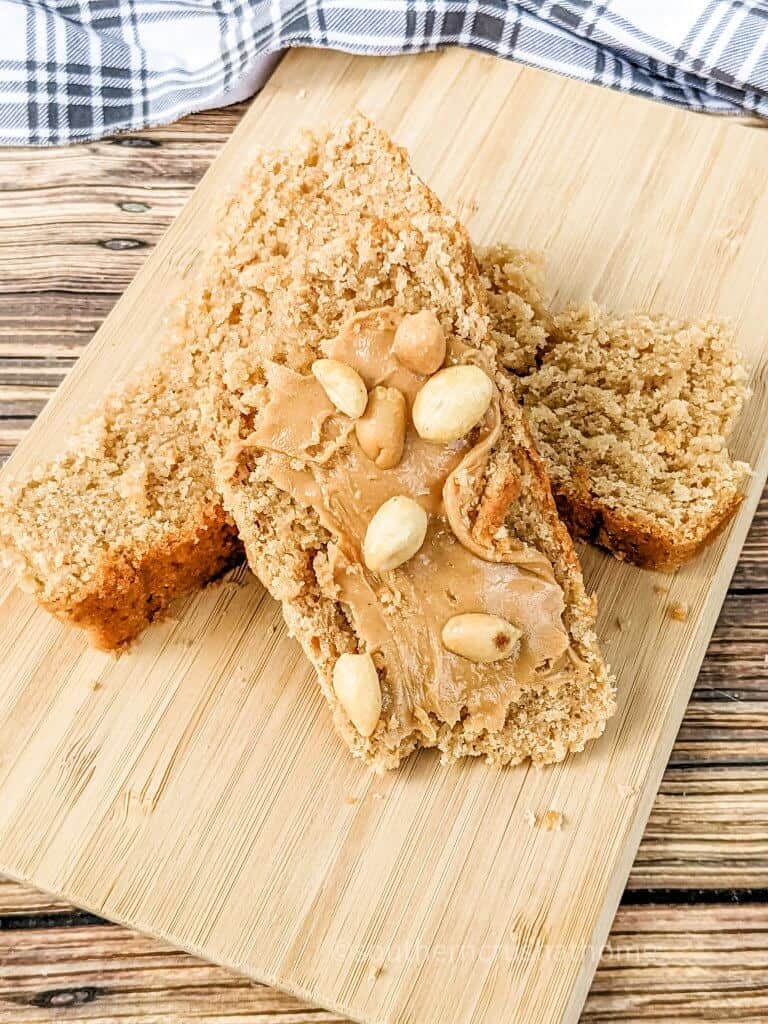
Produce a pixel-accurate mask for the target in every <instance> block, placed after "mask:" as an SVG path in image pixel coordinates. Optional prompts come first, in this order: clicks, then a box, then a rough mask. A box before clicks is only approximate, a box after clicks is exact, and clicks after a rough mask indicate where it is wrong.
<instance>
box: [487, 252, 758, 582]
mask: <svg viewBox="0 0 768 1024" xmlns="http://www.w3.org/2000/svg"><path fill="white" fill-rule="evenodd" d="M479 261H480V265H481V273H482V277H483V281H484V284H485V286H486V287H487V288H488V290H489V301H490V303H491V308H492V310H493V312H494V319H495V333H496V339H497V342H498V343H499V344H500V346H501V349H502V352H503V355H502V359H503V362H504V363H505V365H506V366H507V367H508V369H509V370H510V371H511V373H512V379H513V380H514V381H515V385H516V393H517V397H518V399H519V401H520V402H521V404H522V405H524V407H525V410H526V413H527V415H528V421H529V423H530V426H531V430H532V432H533V435H534V438H535V440H536V444H537V446H538V449H539V453H540V454H541V456H542V457H543V459H544V461H545V463H546V467H547V471H548V474H549V477H550V480H551V483H552V488H553V490H554V493H555V498H556V501H557V506H558V509H559V510H560V514H561V516H562V517H563V519H564V520H565V522H566V523H567V525H568V527H569V529H570V530H571V532H572V534H573V535H574V536H577V537H580V538H583V539H585V540H589V541H592V542H593V543H595V544H599V545H601V546H603V547H606V548H608V549H609V550H610V551H612V552H613V553H614V555H616V556H617V557H618V558H626V559H628V560H629V561H631V562H634V563H636V564H637V565H641V566H643V567H645V568H652V569H661V570H672V569H675V568H677V566H679V565H681V564H682V563H683V562H685V561H687V560H688V559H690V558H692V557H693V556H694V555H695V554H696V553H697V552H698V551H700V550H701V548H703V547H704V546H705V545H706V544H708V543H709V542H710V541H711V540H712V539H713V538H714V537H715V536H716V535H717V534H718V533H719V532H720V530H721V529H722V528H723V527H724V526H725V525H726V523H727V522H728V520H729V519H730V518H731V516H732V515H733V514H734V512H735V511H736V509H737V508H738V506H739V503H740V502H741V499H742V494H741V491H740V486H741V484H742V481H743V480H744V478H745V476H746V474H747V473H748V469H749V467H748V466H747V465H746V464H745V463H743V462H736V461H734V460H733V459H732V458H731V456H730V453H729V451H728V444H727V438H728V435H729V433H730V431H731V428H732V426H733V423H734V420H735V418H736V416H737V415H738V413H739V411H740V410H741V407H742V405H743V403H744V400H745V397H746V395H747V393H748V392H747V386H746V381H747V374H746V372H745V369H744V367H743V366H742V364H741V361H740V359H739V356H738V353H737V352H736V350H735V349H734V346H733V338H732V331H731V329H730V327H729V326H728V324H726V323H724V322H723V321H720V320H676V319H672V318H671V317H667V316H646V315H641V314H637V315H633V316H615V315H612V314H610V313H608V312H606V311H605V310H603V309H601V308H600V307H599V306H597V305H595V304H594V303H588V304H586V305H582V306H573V307H569V308H567V309H566V310H564V311H563V312H562V313H559V314H557V315H554V316H553V315H551V314H550V313H549V312H548V311H547V307H546V303H545V300H544V298H543V295H542V285H541V281H542V266H541V258H540V257H538V256H536V255H535V254H530V253H525V252H521V251H518V250H513V249H509V248H507V247H505V246H496V247H494V248H492V249H488V250H485V251H483V252H482V253H480V254H479Z"/></svg>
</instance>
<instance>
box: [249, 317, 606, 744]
mask: <svg viewBox="0 0 768 1024" xmlns="http://www.w3.org/2000/svg"><path fill="white" fill-rule="evenodd" d="M401 319H402V315H401V314H399V313H397V312H395V311H393V310H391V309H378V310H372V311H370V312H366V313H361V314H358V315H357V316H355V317H353V318H352V319H351V320H350V321H349V322H348V323H347V324H346V325H345V326H344V327H343V329H342V330H341V332H340V333H339V335H338V336H337V337H336V338H334V339H332V340H331V341H328V342H326V343H325V344H324V345H323V355H324V356H326V357H327V358H328V359H332V360H338V361H339V362H343V363H345V364H347V365H348V366H350V367H352V368H353V369H354V370H355V371H356V372H357V373H358V374H359V375H360V377H362V379H363V381H364V383H365V385H366V387H367V388H368V389H369V391H370V389H372V388H374V387H375V386H377V385H385V386H387V387H394V388H397V389H399V391H400V392H402V394H403V395H404V396H405V399H406V403H407V407H408V410H409V418H408V427H407V431H406V436H405V444H404V447H403V453H402V457H401V458H400V461H399V462H398V464H397V465H395V466H393V467H391V468H388V469H382V468H379V467H378V466H377V465H376V464H375V462H374V461H372V459H371V458H369V456H368V455H366V454H365V452H364V451H363V450H362V448H361V447H360V444H359V443H358V440H357V438H356V434H355V421H354V420H352V419H351V418H349V417H347V416H345V415H343V414H342V413H340V412H339V411H338V409H337V408H336V407H335V406H334V404H333V403H332V402H331V401H330V400H329V398H328V396H327V394H326V391H325V390H324V389H323V387H322V386H321V384H320V383H319V382H318V380H317V379H316V378H315V377H314V376H312V375H309V374H300V373H297V372H296V371H295V370H293V369H291V368H289V367H287V366H285V365H283V364H281V363H277V362H273V361H267V362H266V363H265V374H266V385H267V393H268V398H267V402H266V404H265V406H264V407H263V408H262V410H261V412H260V413H259V415H258V417H257V420H256V423H255V425H254V430H253V433H252V434H251V436H250V437H249V438H247V440H246V441H244V442H243V446H244V447H247V448H250V449H254V448H255V449H258V450H259V456H258V457H259V460H260V462H266V467H265V468H266V472H267V474H268V476H269V478H270V479H271V480H272V481H273V482H274V484H275V485H276V486H277V487H279V488H281V489H283V490H285V491H286V492H288V493H289V494H290V495H291V496H292V498H293V499H294V500H295V501H296V502H297V503H298V504H299V505H301V506H303V507H306V508H308V509H312V510H314V511H315V513H316V514H317V515H318V516H319V518H320V521H321V522H322V524H323V526H324V527H325V528H326V529H327V530H328V531H329V533H330V534H331V536H332V537H333V541H332V542H331V543H329V545H328V547H327V553H326V552H323V553H321V554H318V555H317V556H316V558H315V572H316V575H317V578H318V582H319V584H320V586H321V589H322V591H323V593H324V594H325V596H327V597H328V598H330V599H332V600H335V601H337V602H340V603H341V605H342V606H343V608H344V609H345V613H346V614H347V616H348V617H349V619H350V622H351V623H352V625H353V627H354V630H355V632H356V634H357V636H358V637H359V641H360V644H359V649H360V650H361V651H366V652H368V653H369V654H371V655H372V656H373V659H374V662H375V664H376V667H377V669H378V670H379V675H380V679H381V691H382V694H381V695H382V720H385V721H387V722H389V723H390V726H393V725H399V726H401V727H406V726H407V727H408V728H413V727H414V724H415V726H416V727H417V728H419V729H420V730H421V731H422V732H423V733H424V735H425V736H427V737H431V735H432V734H433V733H434V731H435V728H436V725H435V722H436V721H437V722H446V723H448V724H449V725H453V724H454V723H455V722H457V721H458V720H459V718H461V717H463V718H464V721H465V727H466V728H467V729H469V730H471V731H473V732H479V731H480V730H482V729H488V730H496V729H499V728H500V727H501V726H502V725H503V723H504V720H505V717H506V713H507V710H508V708H509V706H510V704H511V703H513V702H514V701H515V700H516V699H517V698H518V697H519V695H520V693H521V692H522V691H523V690H524V689H525V688H526V687H528V686H530V685H531V684H532V683H536V682H540V681H545V680H546V681H548V682H549V681H551V682H552V683H553V684H554V683H556V682H557V683H560V682H562V681H563V678H564V676H565V675H566V674H573V673H574V672H580V671H582V670H583V671H586V666H584V665H583V664H582V663H581V662H580V660H579V658H578V657H577V655H576V654H575V652H574V651H573V650H572V649H571V648H570V646H569V639H568V634H567V632H566V629H565V627H564V625H563V621H562V616H563V610H564V597H563V592H562V590H561V588H560V586H559V585H558V584H557V582H556V581H555V578H554V574H553V570H552V566H551V565H550V564H549V562H548V561H547V560H546V558H545V557H544V556H543V555H541V554H540V553H539V552H538V551H536V550H535V549H534V548H532V547H528V546H527V545H524V544H522V543H520V542H519V541H516V540H513V539H510V538H509V536H508V535H507V533H506V531H505V530H504V527H503V522H500V523H499V530H498V532H497V533H496V535H495V537H494V539H493V542H492V543H487V542H485V541H484V540H482V539H478V537H476V536H474V535H473V532H472V523H471V518H470V513H471V511H472V508H473V505H474V503H475V502H476V500H477V497H478V492H479V489H480V485H481V483H482V479H483V475H484V472H485V469H486V464H487V460H488V458H489V454H490V452H491V450H492V448H493V445H494V443H495V441H496V439H497V437H498V435H499V431H500V409H499V398H498V394H497V393H495V388H494V397H493V400H492V402H491V405H490V408H489V409H488V412H487V413H486V414H485V417H484V418H483V420H482V421H481V422H480V423H479V425H478V426H476V427H475V428H474V429H473V430H472V431H471V432H470V433H469V434H468V435H467V436H465V437H463V438H461V439H460V440H458V441H454V442H452V443H449V444H435V443H431V442H428V441H425V440H423V439H422V438H421V437H419V435H418V434H417V433H416V431H415V429H414V427H413V424H412V421H411V418H410V410H411V408H412V406H413V402H414V399H415V396H416V394H417V393H418V391H419V390H420V389H421V388H422V386H423V385H424V383H425V381H426V380H427V378H426V377H425V376H423V375H421V374H418V373H415V372H413V371H412V370H409V369H407V368H406V367H405V366H403V365H402V364H401V363H400V362H399V361H398V360H397V358H396V357H395V355H394V354H393V339H394V334H395V330H396V328H397V326H398V324H399V322H400V320H401ZM484 359H485V357H484V354H483V353H481V352H478V351H476V350H475V349H471V348H469V347H467V346H464V345H462V344H460V343H459V342H458V341H456V340H455V339H449V340H448V349H447V357H446V362H445V365H446V366H451V365H456V364H464V363H474V364H475V365H477V366H479V367H480V368H481V369H483V370H485V371H486V372H488V367H487V366H486V365H485V364H484ZM488 375H489V377H491V379H492V374H491V373H490V372H489V373H488ZM397 495H406V496H408V497H410V498H413V499H415V500H416V501H417V502H418V503H419V504H420V505H421V506H422V507H423V509H424V510H425V511H426V512H427V513H428V517H429V518H428V525H427V532H426V537H425V539H424V542H423V544H422V546H421V548H420V549H419V551H418V552H417V553H416V554H415V555H414V556H413V557H412V558H410V559H409V560H408V561H406V562H405V563H404V564H402V565H400V566H398V567H397V568H395V569H392V570H390V571H388V572H381V573H375V572H372V571H370V570H369V569H368V568H367V567H366V564H365V561H364V559H363V555H362V544H363V539H364V537H365V534H366V529H367V527H368V524H369V523H370V521H371V518H372V516H373V515H374V513H375V512H376V511H377V509H379V508H380V506H381V505H382V504H383V503H384V502H385V501H387V500H388V499H390V498H392V497H394V496H397ZM468 612H483V613H487V614H489V615H495V616H500V617H502V618H504V619H506V620H508V621H509V622H510V623H513V624H514V626H516V627H517V628H518V629H519V630H520V631H521V634H522V635H521V637H520V640H519V642H517V643H516V644H515V646H514V648H513V649H512V650H511V652H510V656H509V657H507V658H503V659H501V660H498V661H494V662H493V663H489V664H481V663H476V662H474V661H472V660H469V659H468V658H465V657H461V656H459V655H456V654H453V653H451V652H450V651H448V650H447V649H446V648H445V646H444V645H443V643H442V641H441V630H442V628H443V626H444V624H445V623H446V621H447V620H449V619H450V618H451V617H452V616H456V615H459V614H462V613H468Z"/></svg>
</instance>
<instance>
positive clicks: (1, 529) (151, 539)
mask: <svg viewBox="0 0 768 1024" xmlns="http://www.w3.org/2000/svg"><path fill="white" fill-rule="evenodd" d="M191 371H192V367H191V363H190V361H189V359H187V358H185V356H184V354H183V353H181V352H179V351H178V350H175V351H168V352H166V354H165V356H164V358H163V360H162V362H159V363H157V364H156V365H152V366H149V367H148V368H147V369H145V370H142V371H140V373H139V374H138V375H137V377H136V378H135V379H134V381H133V382H132V383H130V384H129V385H128V386H127V387H126V388H124V389H123V390H122V391H120V392H117V393H115V394H114V395H111V396H109V397H108V398H107V399H106V400H105V401H104V402H103V403H102V405H101V406H100V407H99V408H98V409H96V410H95V411H94V412H93V413H91V414H90V416H88V417H87V418H86V419H85V420H84V422H83V423H82V425H81V426H80V428H79V429H78V430H77V431H76V432H75V433H74V434H73V436H72V437H71V438H70V439H69V440H68V441H67V442H66V444H65V446H64V448H63V450H62V452H61V454H60V455H59V456H58V457H57V458H56V459H55V460H53V461H52V462H49V463H48V464H47V465H45V466H41V467H38V468H36V469H35V470H33V471H32V472H31V473H29V474H26V475H25V477H24V479H23V480H20V481H18V482H16V483H14V482H13V481H8V482H5V483H4V487H3V491H2V494H1V495H0V553H1V554H2V557H3V560H4V562H5V563H6V564H10V565H11V566H12V567H13V568H14V569H15V570H16V572H17V574H18V579H19V582H20V585H22V586H23V587H24V588H25V589H27V590H29V591H30V592H31V593H32V594H34V596H35V597H36V598H37V599H38V601H39V602H40V603H41V604H42V605H43V607H44V608H46V609H47V610H48V611H50V612H52V613H53V614H54V615H56V616H57V617H58V618H60V619H62V620H63V621H65V622H68V623H71V624H72V625H76V626H82V627H83V628H85V629H87V630H88V633H89V635H90V639H91V641H92V642H93V644H94V645H95V646H97V647H100V648H102V649H111V648H116V647H119V646H121V645H123V644H125V643H126V642H128V641H129V640H131V639H132V638H133V637H134V636H136V634H137V633H139V632H140V631H141V630H142V629H143V628H144V627H145V626H146V625H147V624H148V623H149V622H151V621H152V619H154V618H155V617H156V616H157V615H159V614H160V613H161V612H163V611H164V609H165V608H166V607H167V606H168V603H169V602H170V601H171V600H172V599H173V598H175V597H178V596H180V595H182V594H185V593H187V592H189V591H191V590H194V589H196V588H198V587H200V586H201V585H202V584H203V583H205V582H206V581H207V580H210V579H211V578H213V577H214V576H216V575H218V574H219V573H221V572H222V571H223V570H224V569H225V568H226V567H227V566H228V565H230V564H232V563H233V561H235V560H236V559H237V557H238V556H239V555H241V549H240V545H239V541H238V539H237V533H236V531H235V529H234V526H233V524H232V522H231V520H230V519H229V517H228V516H227V515H226V514H225V513H224V510H223V509H222V506H221V502H220V500H219V497H218V495H217V494H216V492H215V491H214V489H213V482H212V478H211V473H210V468H209V465H208V462H207V460H206V458H205V454H204V452H203V450H202V447H201V444H200V440H199V430H198V415H199V414H198V405H197V402H196V401H195V400H194V382H193V381H192V380H191V376H190V375H191Z"/></svg>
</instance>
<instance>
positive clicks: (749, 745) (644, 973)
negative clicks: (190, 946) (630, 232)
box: [0, 108, 768, 1024]
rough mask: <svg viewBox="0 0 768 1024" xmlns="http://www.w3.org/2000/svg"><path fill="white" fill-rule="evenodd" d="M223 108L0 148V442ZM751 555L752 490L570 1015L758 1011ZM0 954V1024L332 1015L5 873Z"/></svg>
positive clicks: (759, 689) (761, 549)
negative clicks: (610, 910)
mask: <svg viewBox="0 0 768 1024" xmlns="http://www.w3.org/2000/svg"><path fill="white" fill-rule="evenodd" d="M241 114H242V110H241V109H240V108H230V109H229V110H225V111H220V112H215V113H211V114H206V115H198V116H196V117H194V118H190V119H188V120H187V121H185V122H182V123H181V124H180V125H176V126H173V127H171V128H167V129H162V130H156V131H153V132H146V133H142V134H141V135H140V136H138V137H126V138H123V139H120V140H113V141H110V142H104V143H98V144H95V145H92V146H88V147H81V148H79V149H77V150H66V151H37V152H32V151H6V152H5V153H3V154H2V155H0V194H2V196H3V200H2V202H0V268H1V269H0V374H2V376H0V387H1V388H2V392H0V398H1V399H2V412H1V415H2V419H1V420H0V444H2V446H3V451H5V452H9V451H10V450H11V449H12V448H13V446H14V445H15V443H16V441H17V440H18V439H19V438H20V437H21V436H22V435H23V433H24V432H25V430H26V429H27V428H28V426H29V424H30V423H31V421H32V419H33V418H34V417H35V415H36V414H37V412H38V411H39V410H40V409H41V408H42V406H43V405H44V404H45V402H46V400H47V398H48V397H49V395H50V394H51V393H52V392H53V390H54V389H55V388H56V386H57V384H58V383H59V382H60V381H61V380H62V378H63V377H64V375H65V374H66V372H67V371H68V370H69V368H70V367H71V366H72V365H73V364H74V362H75V360H76V358H77V356H78V354H79V352H80V351H81V349H82V347H83V346H84V345H85V343H86V342H87V341H88V340H89V338H90V337H91V335H92V334H93V331H94V330H95V328H96V327H97V326H98V324H99V322H100V321H101V320H102V319H103V317H104V316H105V315H106V313H107V312H108V311H109V309H110V308H111V306H112V305H113V303H114V301H115V299H116V297H117V295H118V294H119V293H121V292H122V291H123V290H124V288H125V286H126V284H127V283H128V281H129V280H130V279H131V277H132V276H133V274H134V273H135V271H136V270H137V269H138V267H139V266H140V265H141V264H142V263H143V261H144V260H145V258H146V256H147V253H148V251H149V250H151V248H152V247H153V245H154V244H155V242H156V240H157V239H158V238H159V237H160V235H161V234H162V232H163V230H164V229H165V227H166V226H167V224H168V223H169V222H170V220H171V219H172V218H173V217H174V216H175V214H176V213H177V212H178V210H179V209H180V208H181V206H182V205H183V203H184V201H185V199H186V198H187V196H188V195H189V192H190V190H191V188H192V187H193V186H194V184H195V182H196V181H197V180H198V179H199V177H200V175H201V174H202V173H203V171H204V170H205V168H206V167H207V165H208V164H209V162H210V160H211V159H212V157H213V156H214V155H215V153H216V152H217V151H218V149H219V148H220V146H221V144H222V143H223V142H224V141H225V140H226V138H227V137H228V136H229V135H230V133H231V131H232V129H233V127H234V125H235V124H236V123H237V121H238V120H239V118H240V116H241ZM510 240H512V241H518V239H515V238H511V239H510ZM596 297H598V298H600V297H601V296H600V294H599V293H597V296H596ZM766 566H768V503H767V502H766V501H765V500H764V501H763V504H762V506H761V509H760V511H759V512H758V515H757V517H756V519H755V522H754V524H753V528H752V531H751V533H750V536H749V539H748V541H747V544H746V546H745V549H744V552H743V555H742V558H741V561H740V563H739V566H738V568H737V571H736V573H735V575H734V579H733V582H732V585H731V588H730V590H729V593H728V596H727V598H726V602H725V605H724V607H723V611H722V614H721V616H720V619H719V622H718V626H717V629H716V632H715V635H714V637H713V640H712V642H711V644H710V648H709V652H708V656H707V659H706V661H705V662H704V665H703V667H702V671H701V673H700V675H699V680H698V683H697V687H696V691H695V693H694V696H693V699H692V701H691V703H690V704H689V707H688V712H687V714H686V718H685V720H684V722H683V726H682V728H681V731H680V734H679V736H678V739H677V743H676V745H675V748H674V750H673V753H672V757H671V760H670V765H669V767H668V769H667V771H666V774H665V777H664V781H663V783H662V788H661V791H660V793H659V796H658V798H657V801H656V804H655V806H654V810H653V812H652V815H651V819H650V821H649V824H648V827H647V829H646V833H645V837H644V840H643V842H642V844H641V847H640V851H639V854H638V857H637V860H636V863H635V866H634V868H633V872H632V875H631V877H630V882H629V889H628V891H627V893H626V894H625V898H624V904H623V906H622V908H621V909H620V911H619V914H618V916H617V918H616V921H615V922H614V928H613V932H612V938H611V945H610V946H609V948H608V950H607V951H606V954H605V955H604V957H603V960H602V962H601V965H600V968H599V970H598V974H597V976H596V978H595V982H594V985H593V988H592V993H591V995H590V998H589V1000H588V1002H587V1005H586V1008H585V1011H584V1015H583V1018H582V1019H583V1020H585V1021H608V1020H611V1021H633V1020H637V1021H641V1020H651V1019H653V1020H657V1021H663V1020H670V1021H671V1020H673V1019H677V1018H679V1017H681V1016H682V1017H684V1018H685V1019H690V1020H697V1021H698V1020H700V1021H710V1020H712V1021H714V1020H740V1021H750V1020H755V1021H758V1020H759V1021H764V1020H765V1019H766V1017H768V996H767V995H766V992H767V991H768V952H767V951H766V935H767V934H768V914H766V903H765V895H766V890H768V828H767V826H768V784H766V782H765V765H766V747H767V746H768V731H767V730H766V725H768V712H766V710H765V709H766V708H767V707H768V704H766V703H765V699H766V693H768V599H766V592H767V591H768V569H767V568H766ZM736 901H738V903H739V905H738V906H734V903H735V902H736ZM617 950H618V951H619V952H616V951H617ZM0 966H1V969H0V1020H2V1021H5V1020H8V1021H16V1020H18V1021H32V1020H34V1021H38V1020H39V1021H48V1020H54V1019H56V1020H58V1019H66V1020H80V1019H82V1020H99V1021H111V1020H113V1019H118V1018H119V1019H121V1020H128V1021H130V1020H136V1021H148V1020H163V1021H166V1020H167V1021H175V1020H189V1019H192V1018H194V1019H196V1020H197V1019H199V1020H204V1021H205V1020H210V1021H213V1020H216V1021H220V1020H228V1019H233V1020H246V1021H247V1020H258V1021H262V1024H266V1022H267V1021H271V1020H275V1019H277V1018H278V1017H279V1019H280V1020H282V1021H310V1020H329V1021H330V1020H338V1019H341V1018H338V1017H336V1016H334V1015H332V1014H328V1013H325V1012H323V1011H317V1010H313V1009H311V1008H309V1007H306V1006H302V1005H301V1004H300V1003H297V1002H296V1001H295V1000H293V999H292V998H290V997H287V996H284V995H279V994H277V993H276V992H274V991H272V990H269V989H265V988H263V987H261V986H255V985H253V984H252V983H250V982H247V981H245V980H243V979H241V978H238V977H236V976H233V975H230V974H227V973H225V972H224V971H223V970H221V969H219V968H213V967H209V966H208V965H206V964H202V963H200V962H199V961H195V960H193V959H192V958H191V957H189V956H187V955H186V954H180V953H178V954H177V953H173V952H171V951H170V950H169V949H168V948H167V947H166V946H164V945H163V944H161V943H159V942H157V941H156V940H152V939H146V938H142V937H139V936H137V935H135V934H132V933H129V932H126V931H124V930H122V929H118V928H117V927H115V926H111V925H106V924H104V923H101V922H100V921H98V920H97V919H95V918H92V917H90V916H89V915H87V914H83V913H81V912H73V911H72V910H71V909H70V908H69V907H68V905H67V904H65V903H63V902H62V901H56V900H52V899H50V898H48V897H44V896H41V895H40V894H38V893H36V892H35V891H33V890H29V889H26V888H23V887H18V886H15V885H13V884H11V883H6V884H0Z"/></svg>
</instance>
